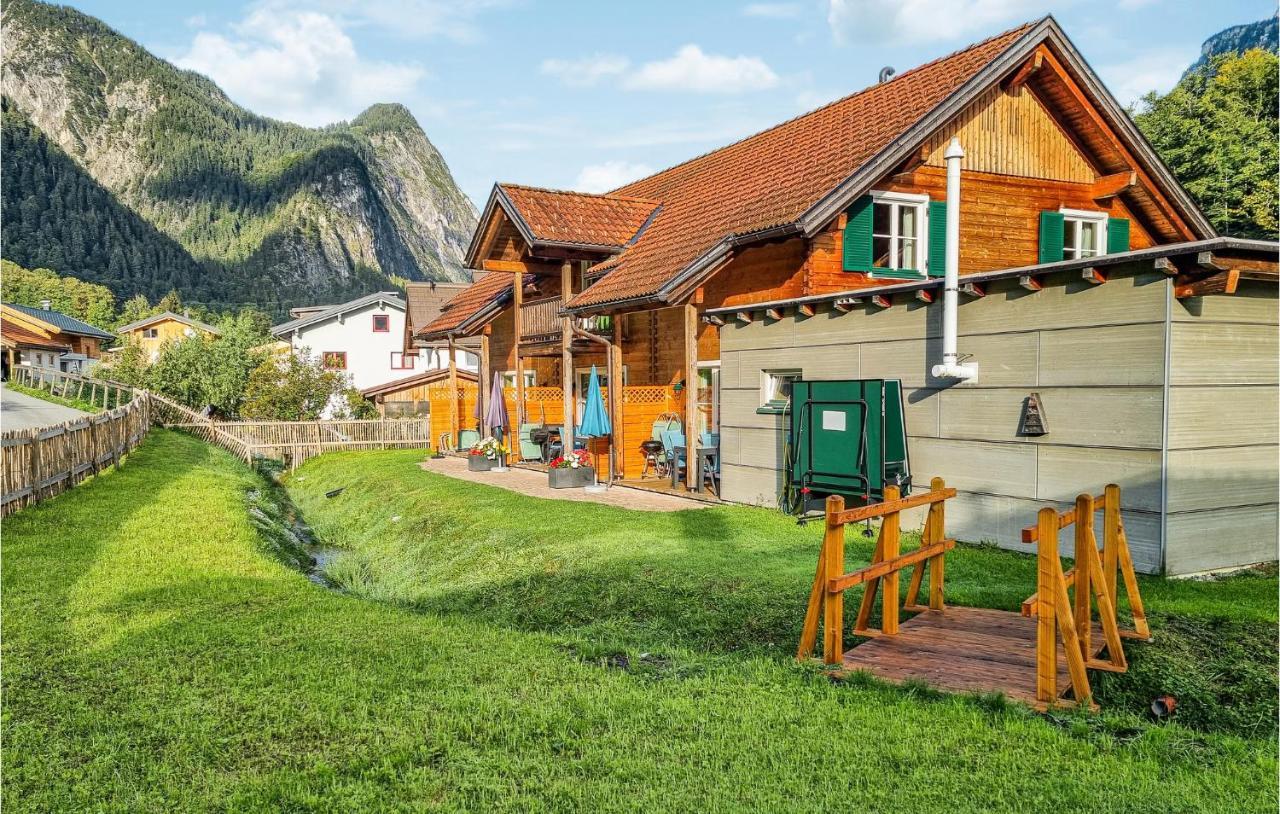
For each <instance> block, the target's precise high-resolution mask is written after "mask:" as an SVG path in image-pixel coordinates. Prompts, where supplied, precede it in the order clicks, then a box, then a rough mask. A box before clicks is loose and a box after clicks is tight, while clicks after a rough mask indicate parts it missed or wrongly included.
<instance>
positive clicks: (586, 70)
mask: <svg viewBox="0 0 1280 814" xmlns="http://www.w3.org/2000/svg"><path fill="white" fill-rule="evenodd" d="M630 65H631V62H630V60H628V59H627V58H626V57H620V56H617V55H616V54H593V55H592V56H589V57H583V58H582V59H546V60H543V61H542V66H541V70H542V72H543V73H544V74H548V75H549V76H554V77H557V78H559V80H560V81H561V82H563V83H565V84H566V85H571V86H573V87H588V86H590V85H594V84H596V83H598V82H599V81H600V80H601V79H604V78H605V77H607V76H617V75H618V74H621V73H623V72H624V71H626V70H627V68H628V67H630Z"/></svg>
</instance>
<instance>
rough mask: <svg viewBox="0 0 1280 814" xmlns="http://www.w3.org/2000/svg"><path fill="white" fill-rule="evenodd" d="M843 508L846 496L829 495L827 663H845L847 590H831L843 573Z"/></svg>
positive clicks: (824, 548)
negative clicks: (845, 604) (833, 582)
mask: <svg viewBox="0 0 1280 814" xmlns="http://www.w3.org/2000/svg"><path fill="white" fill-rule="evenodd" d="M842 511H844V498H842V497H840V496H839V495H831V496H830V497H828V498H827V529H826V533H825V534H824V535H823V537H822V560H823V563H824V564H825V566H826V579H825V580H824V582H825V583H826V584H825V585H823V592H824V593H825V594H826V601H825V604H824V605H823V634H822V660H823V662H825V663H827V664H842V663H843V662H844V592H843V591H831V590H830V589H829V588H828V587H827V586H828V585H830V583H831V580H833V579H836V578H838V577H840V576H843V575H844V524H843V523H841V522H839V520H838V519H837V517H838V515H839V514H840V512H842Z"/></svg>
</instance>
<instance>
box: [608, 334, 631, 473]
mask: <svg viewBox="0 0 1280 814" xmlns="http://www.w3.org/2000/svg"><path fill="white" fill-rule="evenodd" d="M624 319H626V317H625V316H624V315H623V314H614V315H613V369H612V370H610V371H609V400H610V401H611V402H612V405H611V406H612V408H613V412H612V414H611V415H610V416H609V421H610V423H611V424H613V435H612V436H611V437H610V438H609V447H610V449H611V451H612V453H613V454H612V457H611V460H612V461H613V462H614V464H615V465H616V467H617V468H616V471H615V472H614V477H615V478H617V479H618V480H621V479H622V478H623V477H624V476H625V475H626V470H627V467H626V457H625V456H626V454H627V450H626V447H625V446H623V444H624V443H625V442H626V437H625V434H624V432H623V421H624V415H623V413H624V412H625V411H626V409H627V408H626V399H625V394H626V383H625V382H624V381H623V372H622V320H624Z"/></svg>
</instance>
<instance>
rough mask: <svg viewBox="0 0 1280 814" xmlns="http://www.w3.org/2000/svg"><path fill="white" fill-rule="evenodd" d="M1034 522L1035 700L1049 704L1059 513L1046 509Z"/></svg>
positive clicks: (1053, 688) (1053, 679) (1054, 690)
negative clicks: (1035, 522) (1035, 526)
mask: <svg viewBox="0 0 1280 814" xmlns="http://www.w3.org/2000/svg"><path fill="white" fill-rule="evenodd" d="M1036 520H1037V526H1038V528H1037V529H1036V700H1037V701H1040V702H1042V703H1046V704H1052V703H1053V702H1054V701H1055V700H1057V698H1058V642H1057V635H1056V631H1055V630H1054V622H1055V619H1056V611H1055V608H1056V600H1055V598H1054V587H1055V585H1054V583H1055V580H1056V572H1057V570H1058V569H1057V562H1056V561H1057V558H1058V513H1057V512H1056V511H1054V510H1053V509H1051V508H1049V507H1047V506H1046V507H1045V508H1043V509H1041V510H1040V513H1039V514H1038V515H1037V516H1036Z"/></svg>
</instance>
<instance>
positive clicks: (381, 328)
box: [373, 314, 391, 334]
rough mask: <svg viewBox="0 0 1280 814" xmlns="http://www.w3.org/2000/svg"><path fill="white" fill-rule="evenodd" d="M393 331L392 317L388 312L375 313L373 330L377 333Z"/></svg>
mask: <svg viewBox="0 0 1280 814" xmlns="http://www.w3.org/2000/svg"><path fill="white" fill-rule="evenodd" d="M390 331H391V317H390V316H388V315H387V314H374V315H373V332H374V333H376V334H385V333H389V332H390Z"/></svg>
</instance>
